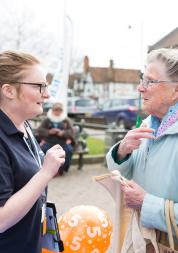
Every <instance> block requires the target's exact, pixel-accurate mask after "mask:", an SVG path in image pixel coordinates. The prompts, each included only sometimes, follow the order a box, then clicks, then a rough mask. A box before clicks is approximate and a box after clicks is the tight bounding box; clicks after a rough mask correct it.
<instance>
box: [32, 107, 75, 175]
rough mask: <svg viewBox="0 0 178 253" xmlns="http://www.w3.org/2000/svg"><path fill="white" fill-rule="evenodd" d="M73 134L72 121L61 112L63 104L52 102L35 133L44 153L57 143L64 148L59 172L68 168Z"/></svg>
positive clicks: (61, 172)
mask: <svg viewBox="0 0 178 253" xmlns="http://www.w3.org/2000/svg"><path fill="white" fill-rule="evenodd" d="M74 134H75V131H74V128H73V125H72V122H71V121H70V119H69V118H67V117H66V116H65V115H64V113H63V105H62V104H61V103H54V104H53V106H52V108H51V109H50V110H49V111H48V112H47V116H46V118H45V119H44V120H43V121H42V123H41V125H40V126H39V128H38V129H37V135H38V137H39V139H40V145H41V148H42V150H43V151H44V153H46V152H47V150H48V149H49V148H51V147H52V146H53V145H55V144H59V145H60V146H62V147H63V149H64V150H65V152H66V156H65V163H64V164H63V166H62V167H60V171H59V174H63V171H65V172H68V170H69V167H70V164H71V160H72V155H73V146H74V144H75V138H74Z"/></svg>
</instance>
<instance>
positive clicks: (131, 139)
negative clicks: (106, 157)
mask: <svg viewBox="0 0 178 253" xmlns="http://www.w3.org/2000/svg"><path fill="white" fill-rule="evenodd" d="M153 132H154V130H153V129H152V128H148V127H145V126H143V127H140V128H135V129H133V130H130V131H129V132H128V133H127V134H126V135H125V137H124V139H123V140H122V141H121V143H120V145H119V148H118V157H119V159H120V160H121V159H123V158H124V157H126V155H128V154H130V153H132V151H133V150H134V149H138V148H139V146H140V144H141V139H142V138H148V139H155V136H154V135H153V134H152V133H153Z"/></svg>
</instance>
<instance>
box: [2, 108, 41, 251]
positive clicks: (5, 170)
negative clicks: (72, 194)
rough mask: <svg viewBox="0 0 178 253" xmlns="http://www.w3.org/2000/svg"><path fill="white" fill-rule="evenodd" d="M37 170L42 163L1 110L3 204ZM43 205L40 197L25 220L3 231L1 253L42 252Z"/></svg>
mask: <svg viewBox="0 0 178 253" xmlns="http://www.w3.org/2000/svg"><path fill="white" fill-rule="evenodd" d="M39 151H40V148H39ZM38 170H39V166H38V164H37V162H36V161H35V159H34V158H33V156H32V154H31V153H30V151H29V149H28V147H27V145H26V143H25V142H24V140H23V133H22V132H20V131H19V130H18V129H17V128H16V127H15V125H14V124H13V122H12V121H11V120H10V119H9V118H8V117H7V115H6V114H5V113H4V112H2V111H1V110H0V206H3V205H4V204H5V203H6V201H7V200H8V199H9V198H10V197H11V196H12V195H13V194H14V193H15V192H17V191H19V190H20V189H21V188H22V187H23V186H24V185H26V184H27V182H28V181H29V180H30V179H31V178H32V177H33V176H34V175H35V174H36V173H37V172H38ZM19 205H20V203H19ZM41 205H42V203H41V198H39V199H38V200H37V202H36V203H35V204H34V205H33V207H32V208H31V210H30V211H29V212H28V213H27V214H26V215H25V216H24V218H23V219H21V220H20V221H19V222H18V223H17V224H15V225H14V226H13V227H11V228H9V229H8V230H6V231H5V232H4V233H0V252H1V253H12V252H17V253H41ZM10 215H11V214H10V213H9V216H10Z"/></svg>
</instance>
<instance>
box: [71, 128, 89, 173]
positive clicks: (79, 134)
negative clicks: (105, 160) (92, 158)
mask: <svg viewBox="0 0 178 253" xmlns="http://www.w3.org/2000/svg"><path fill="white" fill-rule="evenodd" d="M74 127H75V131H76V133H75V141H76V144H75V147H74V155H75V154H76V155H78V170H81V169H82V167H83V165H84V155H86V154H88V153H89V150H88V147H87V143H86V138H87V134H86V133H85V132H84V131H83V129H82V128H81V127H79V126H77V125H75V126H74Z"/></svg>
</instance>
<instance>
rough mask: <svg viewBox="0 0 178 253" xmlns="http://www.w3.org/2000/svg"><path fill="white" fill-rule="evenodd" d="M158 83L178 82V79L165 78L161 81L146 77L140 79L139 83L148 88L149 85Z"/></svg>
mask: <svg viewBox="0 0 178 253" xmlns="http://www.w3.org/2000/svg"><path fill="white" fill-rule="evenodd" d="M159 83H178V81H167V80H163V81H162V80H147V79H141V80H140V84H141V85H143V87H144V88H148V87H149V86H152V85H154V84H159Z"/></svg>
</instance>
